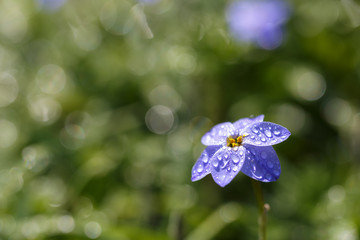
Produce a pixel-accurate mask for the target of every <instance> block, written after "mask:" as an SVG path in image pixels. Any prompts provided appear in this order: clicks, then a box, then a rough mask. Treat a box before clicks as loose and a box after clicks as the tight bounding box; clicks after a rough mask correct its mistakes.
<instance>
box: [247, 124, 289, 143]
mask: <svg viewBox="0 0 360 240" xmlns="http://www.w3.org/2000/svg"><path fill="white" fill-rule="evenodd" d="M241 134H245V135H247V136H246V137H245V138H244V140H243V144H251V145H255V146H270V145H274V144H278V143H280V142H282V141H285V140H286V139H287V138H288V137H289V136H290V135H291V133H290V132H289V130H287V129H286V128H284V127H283V126H280V125H277V124H275V123H271V122H258V123H254V124H251V125H249V126H247V128H246V129H245V131H244V132H243V133H241Z"/></svg>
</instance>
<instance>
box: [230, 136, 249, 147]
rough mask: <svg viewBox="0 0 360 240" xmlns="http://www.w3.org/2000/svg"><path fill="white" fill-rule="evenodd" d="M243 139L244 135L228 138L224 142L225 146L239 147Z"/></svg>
mask: <svg viewBox="0 0 360 240" xmlns="http://www.w3.org/2000/svg"><path fill="white" fill-rule="evenodd" d="M244 137H245V135H242V136H238V137H233V136H230V137H228V138H227V140H226V145H227V146H228V147H231V148H233V147H239V146H241V144H242V141H243V138H244Z"/></svg>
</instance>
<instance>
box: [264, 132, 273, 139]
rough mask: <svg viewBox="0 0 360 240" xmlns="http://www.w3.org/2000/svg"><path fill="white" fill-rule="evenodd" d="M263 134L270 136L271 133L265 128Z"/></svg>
mask: <svg viewBox="0 0 360 240" xmlns="http://www.w3.org/2000/svg"><path fill="white" fill-rule="evenodd" d="M265 135H266V136H267V137H269V138H270V137H272V134H271V132H270V131H269V130H265Z"/></svg>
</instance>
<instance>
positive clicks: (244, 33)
mask: <svg viewBox="0 0 360 240" xmlns="http://www.w3.org/2000/svg"><path fill="white" fill-rule="evenodd" d="M226 15H227V21H228V24H229V28H230V32H231V33H232V35H233V36H234V37H235V38H236V39H237V40H239V41H241V42H254V43H256V44H258V45H259V46H260V47H262V48H264V49H274V48H277V47H278V46H280V45H281V43H282V40H283V31H282V25H283V24H284V23H285V22H286V21H287V19H288V17H289V7H288V5H287V4H286V3H285V2H283V1H281V0H245V1H236V2H233V3H231V4H230V5H229V6H228V8H227V10H226Z"/></svg>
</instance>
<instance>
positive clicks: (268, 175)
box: [265, 173, 272, 181]
mask: <svg viewBox="0 0 360 240" xmlns="http://www.w3.org/2000/svg"><path fill="white" fill-rule="evenodd" d="M265 178H266V179H267V180H268V181H271V179H272V177H271V175H270V174H269V173H267V174H266V175H265Z"/></svg>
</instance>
